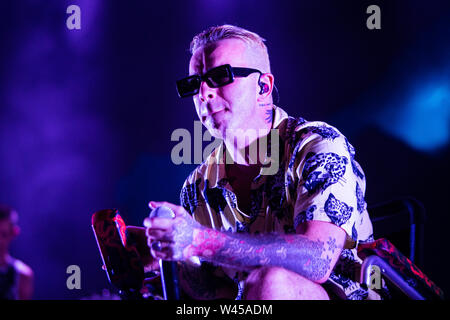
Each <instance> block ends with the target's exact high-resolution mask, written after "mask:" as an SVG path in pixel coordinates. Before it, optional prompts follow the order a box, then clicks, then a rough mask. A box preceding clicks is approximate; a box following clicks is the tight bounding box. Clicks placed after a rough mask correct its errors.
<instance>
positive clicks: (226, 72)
mask: <svg viewBox="0 0 450 320" xmlns="http://www.w3.org/2000/svg"><path fill="white" fill-rule="evenodd" d="M255 72H258V73H259V74H260V75H261V74H262V72H261V71H259V70H256V69H250V68H234V67H232V66H230V65H229V64H224V65H223V66H219V67H215V68H212V69H211V70H209V71H208V72H206V73H205V74H204V75H203V76H200V75H193V76H189V77H187V78H183V79H181V80H178V81H177V92H178V96H179V97H180V98H186V97H190V96H195V95H196V94H197V93H198V92H199V90H200V85H201V83H202V81H205V82H206V84H207V85H208V86H209V87H210V88H219V87H223V86H225V85H227V84H230V83H232V82H233V81H234V78H235V77H248V76H249V75H250V74H252V73H255Z"/></svg>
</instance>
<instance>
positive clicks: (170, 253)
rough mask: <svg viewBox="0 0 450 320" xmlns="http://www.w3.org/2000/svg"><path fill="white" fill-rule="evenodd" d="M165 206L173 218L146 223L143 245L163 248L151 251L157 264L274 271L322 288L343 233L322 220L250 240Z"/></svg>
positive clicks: (182, 210)
mask: <svg viewBox="0 0 450 320" xmlns="http://www.w3.org/2000/svg"><path fill="white" fill-rule="evenodd" d="M155 205H165V206H168V207H170V208H171V209H172V210H173V211H174V212H175V215H176V218H175V219H172V220H171V219H159V218H152V219H146V221H145V222H144V224H146V226H147V228H148V230H147V235H148V237H149V241H150V242H151V241H155V240H156V241H162V242H164V243H165V246H163V249H162V250H159V251H157V252H155V251H153V250H152V254H153V255H154V256H155V257H157V258H160V259H166V260H186V259H188V258H189V257H192V256H197V257H200V258H201V259H203V260H206V261H209V262H211V263H213V264H216V265H221V266H231V267H234V268H239V269H242V270H252V269H254V268H258V267H263V266H278V267H282V268H285V269H288V270H291V271H294V272H296V273H298V274H300V275H301V276H303V277H305V278H307V279H309V280H311V281H314V282H317V283H323V282H325V281H326V280H327V279H328V276H329V274H330V272H331V270H332V269H333V267H334V265H335V263H336V261H337V259H338V258H339V255H340V252H341V250H342V247H343V244H344V241H345V236H346V233H345V231H344V230H343V229H341V228H339V227H337V226H335V225H333V224H331V223H328V222H322V221H309V222H307V225H306V227H305V229H304V230H303V231H302V232H303V234H289V235H287V234H276V233H272V234H262V235H251V234H241V233H229V232H221V231H217V230H213V229H209V228H205V227H203V226H201V225H200V224H198V223H197V222H195V221H194V220H193V219H192V217H191V216H190V215H189V214H188V213H187V212H186V210H185V209H184V208H183V207H180V206H176V205H173V204H170V203H160V204H158V203H155Z"/></svg>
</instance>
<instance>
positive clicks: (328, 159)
mask: <svg viewBox="0 0 450 320" xmlns="http://www.w3.org/2000/svg"><path fill="white" fill-rule="evenodd" d="M272 129H277V130H278V131H277V132H278V135H279V165H278V170H277V172H276V173H275V174H271V175H266V174H263V171H261V172H260V174H259V175H258V176H257V177H256V178H255V179H254V180H253V181H252V184H251V196H250V198H251V199H250V200H251V208H250V211H249V212H243V210H241V209H240V208H239V207H238V201H237V199H236V195H235V193H234V192H233V188H232V187H231V184H230V183H229V180H228V179H227V176H226V171H225V161H224V157H225V154H226V147H225V146H224V144H223V143H222V144H221V145H220V146H219V147H217V148H216V149H215V150H214V151H213V152H212V153H211V154H210V155H209V157H208V158H207V159H206V160H205V161H204V162H203V163H202V164H200V165H199V166H198V167H197V168H196V169H195V170H194V171H193V172H192V173H191V174H190V175H189V177H188V178H187V180H186V181H185V183H184V185H183V188H182V190H181V194H180V201H181V205H182V206H183V207H184V208H185V209H186V210H187V211H188V212H189V213H190V214H191V215H192V216H193V218H194V219H195V220H196V221H197V222H199V223H200V224H202V225H204V226H206V227H210V228H213V229H216V230H221V231H230V232H246V233H251V234H258V233H269V232H284V233H295V232H296V231H295V230H296V228H297V226H299V225H300V224H302V223H305V222H306V221H311V220H316V221H325V222H331V223H333V224H335V225H337V226H338V227H340V228H342V229H344V230H345V231H346V233H347V241H346V246H345V248H344V249H343V250H342V253H341V255H340V258H339V259H338V261H337V263H336V265H335V267H334V269H333V271H332V272H331V275H330V277H329V279H328V281H327V284H328V285H330V286H331V288H332V290H333V291H334V292H335V294H337V295H338V296H339V297H341V298H343V299H352V300H357V299H372V298H375V299H376V298H379V296H378V295H377V294H375V293H374V292H373V291H372V290H367V289H364V288H363V287H361V286H360V284H359V283H358V281H357V279H358V276H359V267H360V265H361V262H362V261H361V259H360V258H359V257H358V256H357V253H356V248H355V244H356V243H358V242H367V241H372V240H373V235H372V223H371V221H370V218H369V214H368V212H367V206H366V202H365V201H364V193H365V188H366V182H365V176H364V173H363V170H362V169H361V167H360V166H359V164H358V163H357V162H356V161H355V150H354V148H353V146H352V145H351V144H350V143H349V142H348V141H347V139H346V138H345V137H344V136H343V135H342V134H341V133H340V132H339V131H338V130H337V129H336V128H334V127H332V126H330V125H328V124H326V123H324V122H318V121H314V122H308V121H306V120H304V119H302V118H293V117H290V116H288V115H287V114H286V112H285V111H284V110H282V109H281V108H279V107H275V108H274V112H273V124H272ZM270 146H271V144H270V140H269V144H268V148H267V149H268V151H269V150H270ZM268 158H270V157H268V156H267V153H266V160H267V159H268ZM261 170H263V169H261ZM275 171H276V170H275ZM352 244H353V245H352ZM222 269H223V271H224V272H225V274H227V275H228V276H229V277H230V278H231V279H233V280H235V281H236V282H237V283H242V280H243V279H245V276H246V273H244V272H240V271H239V270H236V269H231V268H222Z"/></svg>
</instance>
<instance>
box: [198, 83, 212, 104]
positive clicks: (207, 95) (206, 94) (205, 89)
mask: <svg viewBox="0 0 450 320" xmlns="http://www.w3.org/2000/svg"><path fill="white" fill-rule="evenodd" d="M198 95H199V98H200V101H201V102H206V101H209V100H212V99H214V98H215V97H216V89H215V88H211V87H210V86H208V84H207V83H206V82H205V81H202V83H201V84H200V90H199V93H198Z"/></svg>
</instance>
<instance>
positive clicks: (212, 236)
mask: <svg viewBox="0 0 450 320" xmlns="http://www.w3.org/2000/svg"><path fill="white" fill-rule="evenodd" d="M200 234H201V235H200ZM194 238H195V240H194V243H193V246H195V250H194V251H195V252H197V254H198V255H200V256H201V257H203V258H204V259H206V260H208V261H211V262H213V263H217V264H219V265H224V266H232V267H237V268H242V269H253V268H257V267H262V266H278V267H282V268H285V269H288V270H291V271H294V272H296V273H298V274H300V275H302V276H304V277H305V278H307V279H310V280H312V281H318V280H321V279H323V278H324V276H325V275H326V274H327V272H328V270H330V269H331V268H332V266H331V261H332V259H331V257H330V255H331V254H332V253H334V251H335V250H336V249H337V248H338V246H337V245H336V239H335V238H332V237H329V239H328V241H327V243H324V242H322V241H320V240H316V241H314V240H311V239H309V238H308V237H306V236H304V235H298V234H297V235H292V234H291V235H286V234H276V233H270V234H264V235H250V234H242V233H239V234H237V233H227V232H219V231H216V230H212V229H202V230H201V231H200V232H199V236H196V237H194ZM330 253H331V254H330Z"/></svg>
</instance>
